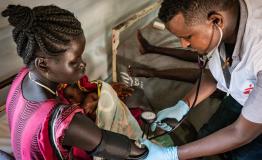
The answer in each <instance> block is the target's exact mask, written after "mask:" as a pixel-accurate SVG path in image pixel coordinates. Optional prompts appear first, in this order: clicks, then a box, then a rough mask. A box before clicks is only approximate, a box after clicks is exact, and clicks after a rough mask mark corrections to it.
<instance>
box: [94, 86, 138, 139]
mask: <svg viewBox="0 0 262 160" xmlns="http://www.w3.org/2000/svg"><path fill="white" fill-rule="evenodd" d="M96 124H97V126H98V127H100V128H103V129H105V130H109V131H112V132H117V133H121V134H123V135H126V136H128V137H129V138H131V139H135V140H137V139H138V138H140V137H141V136H142V130H141V128H140V126H139V124H138V122H137V121H136V119H135V118H134V117H133V116H132V114H131V113H130V111H129V109H128V107H127V106H126V105H125V104H124V103H123V102H122V101H121V100H120V99H119V98H118V96H117V93H116V92H115V90H114V89H113V88H112V87H111V86H110V85H109V84H107V83H105V82H102V87H101V93H100V98H99V101H98V106H97V110H96Z"/></svg>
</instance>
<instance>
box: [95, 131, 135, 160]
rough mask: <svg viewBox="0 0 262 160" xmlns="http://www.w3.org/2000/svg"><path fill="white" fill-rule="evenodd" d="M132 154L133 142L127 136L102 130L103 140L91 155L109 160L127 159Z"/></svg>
mask: <svg viewBox="0 0 262 160" xmlns="http://www.w3.org/2000/svg"><path fill="white" fill-rule="evenodd" d="M130 152H131V141H130V139H129V138H128V137H127V136H124V135H121V134H117V133H114V132H110V131H106V130H102V139H101V142H100V144H99V145H98V147H97V148H96V149H95V151H94V152H92V153H91V154H92V155H93V156H98V157H106V158H107V159H115V160H121V159H127V158H128V156H129V154H130Z"/></svg>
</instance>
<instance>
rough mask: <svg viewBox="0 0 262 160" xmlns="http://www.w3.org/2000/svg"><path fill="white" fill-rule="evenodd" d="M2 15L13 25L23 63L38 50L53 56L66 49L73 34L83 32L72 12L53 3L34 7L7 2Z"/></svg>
mask: <svg viewBox="0 0 262 160" xmlns="http://www.w3.org/2000/svg"><path fill="white" fill-rule="evenodd" d="M2 16H4V17H9V18H8V21H9V23H10V24H11V25H12V26H14V27H15V28H14V29H13V39H14V41H15V42H16V44H17V52H18V55H19V56H21V57H22V58H23V60H24V63H25V64H26V65H29V64H30V63H31V62H32V61H33V60H34V59H35V57H36V55H35V52H36V50H37V49H40V50H41V51H42V52H44V53H45V54H47V55H50V56H56V55H59V54H61V53H63V52H65V51H66V49H67V45H68V43H69V42H70V40H71V39H72V38H73V37H75V36H78V35H80V34H83V30H82V28H81V23H80V22H79V21H78V20H77V19H76V17H75V16H74V14H73V13H71V12H70V11H68V10H65V9H61V8H59V7H57V6H54V5H49V6H38V7H35V8H33V9H30V8H29V7H25V6H20V5H9V6H8V7H7V9H6V10H4V11H3V12H2Z"/></svg>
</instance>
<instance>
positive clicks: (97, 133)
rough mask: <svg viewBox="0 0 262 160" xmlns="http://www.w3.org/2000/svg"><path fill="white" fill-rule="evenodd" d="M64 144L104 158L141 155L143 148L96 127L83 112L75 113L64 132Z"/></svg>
mask: <svg viewBox="0 0 262 160" xmlns="http://www.w3.org/2000/svg"><path fill="white" fill-rule="evenodd" d="M63 144H64V145H66V146H76V147H79V148H81V149H83V150H85V151H88V152H91V153H92V154H94V155H97V156H101V157H106V158H123V159H125V158H127V157H130V156H131V157H132V156H134V157H136V156H139V155H143V153H144V152H145V151H146V150H145V149H140V148H138V147H136V145H135V144H134V141H133V140H130V139H129V138H128V137H126V136H125V135H121V134H117V133H113V132H110V131H106V130H102V129H100V128H98V127H97V126H96V125H95V124H94V123H93V121H92V120H90V119H89V118H88V117H86V116H84V115H83V114H80V113H78V114H76V115H75V116H74V118H73V120H72V122H71V123H70V125H69V128H68V129H67V131H66V133H65V139H64V142H63Z"/></svg>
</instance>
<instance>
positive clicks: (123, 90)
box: [111, 82, 134, 101]
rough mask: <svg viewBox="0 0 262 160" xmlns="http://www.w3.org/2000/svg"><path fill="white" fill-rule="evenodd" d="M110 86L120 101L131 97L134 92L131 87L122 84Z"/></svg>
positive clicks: (115, 83) (116, 83)
mask: <svg viewBox="0 0 262 160" xmlns="http://www.w3.org/2000/svg"><path fill="white" fill-rule="evenodd" d="M111 86H112V87H113V89H114V90H115V91H116V93H117V95H118V97H119V98H120V99H121V100H122V101H125V100H126V98H127V97H129V96H131V95H132V93H133V92H134V89H133V88H132V87H129V86H128V85H126V84H124V83H118V82H114V83H112V84H111Z"/></svg>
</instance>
